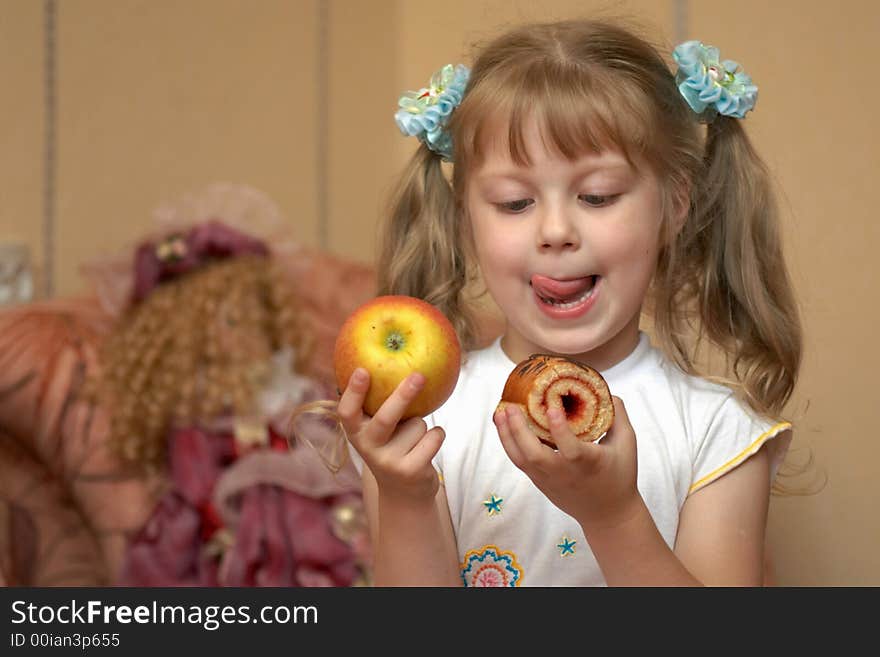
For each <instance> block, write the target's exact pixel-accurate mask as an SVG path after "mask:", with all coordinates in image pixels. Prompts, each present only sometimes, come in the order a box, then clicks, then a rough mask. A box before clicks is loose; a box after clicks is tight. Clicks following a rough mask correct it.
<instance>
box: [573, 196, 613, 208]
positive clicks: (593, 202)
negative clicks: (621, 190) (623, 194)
mask: <svg viewBox="0 0 880 657" xmlns="http://www.w3.org/2000/svg"><path fill="white" fill-rule="evenodd" d="M617 196H618V195H617V194H609V195H604V194H581V195H580V196H578V198H579V199H580V200H581V201H583V202H584V203H586V204H587V205H589V206H590V207H592V208H601V207H603V206H606V205H611V204H612V203H613V202H614V201H615V200H616V199H617Z"/></svg>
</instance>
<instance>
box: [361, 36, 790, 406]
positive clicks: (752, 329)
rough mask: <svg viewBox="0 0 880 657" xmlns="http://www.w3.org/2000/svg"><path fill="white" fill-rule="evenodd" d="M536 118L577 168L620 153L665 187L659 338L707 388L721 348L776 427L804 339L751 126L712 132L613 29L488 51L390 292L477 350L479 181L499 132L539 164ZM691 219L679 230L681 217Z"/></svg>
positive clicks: (747, 393) (433, 170)
mask: <svg viewBox="0 0 880 657" xmlns="http://www.w3.org/2000/svg"><path fill="white" fill-rule="evenodd" d="M531 119H536V120H537V121H538V124H539V125H540V127H541V130H542V135H543V137H544V139H545V142H546V143H547V144H548V146H550V147H553V148H555V149H556V150H557V151H558V152H559V153H560V154H561V155H563V156H565V157H567V158H569V159H575V158H577V157H579V156H581V155H583V154H584V153H586V152H598V151H601V150H603V149H609V148H611V149H619V150H620V151H621V152H622V153H623V154H624V155H625V156H626V157H627V159H628V160H629V161H630V163H632V164H634V165H635V163H637V162H638V163H641V162H644V163H646V164H647V166H648V167H649V168H650V169H651V171H652V172H653V173H654V175H656V176H657V178H658V180H659V181H660V184H661V189H662V211H663V215H664V216H663V221H664V229H663V230H664V233H663V238H664V240H663V244H664V246H663V248H662V250H661V253H660V255H659V258H658V263H657V269H656V272H655V276H654V280H653V285H652V289H651V290H650V293H649V298H648V299H647V300H646V301H647V303H646V312H649V314H650V315H651V316H652V319H653V322H654V331H653V332H654V336H655V339H656V340H657V342H658V344H659V346H660V347H661V348H662V349H663V351H664V352H665V353H666V354H667V355H668V356H669V357H670V358H671V359H672V360H673V361H674V362H675V363H676V364H677V365H678V366H679V367H680V368H681V369H682V370H683V371H685V372H687V373H689V374H695V375H699V374H701V372H700V371H699V368H698V366H697V364H696V363H697V358H696V354H697V350H698V348H699V346H700V344H701V342H702V341H703V340H704V339H706V340H708V341H709V342H710V343H712V344H714V345H716V346H717V347H719V348H720V349H721V350H723V352H724V353H725V354H726V355H727V356H728V358H729V361H730V371H731V374H732V378H727V379H725V380H724V382H725V383H726V384H727V385H729V386H730V387H731V388H732V389H733V390H734V391H735V392H736V394H737V395H739V396H740V397H741V398H742V399H743V400H744V401H745V402H746V403H747V404H748V405H749V406H750V407H751V408H752V409H754V410H755V411H756V412H758V413H760V414H762V415H765V416H768V417H769V416H775V417H779V415H780V414H781V412H782V409H783V407H784V405H785V403H786V402H787V400H788V399H789V397H790V395H791V393H792V391H793V388H794V385H795V381H796V379H797V372H798V369H799V365H800V359H801V349H802V338H801V327H800V321H799V318H798V311H797V306H796V303H795V299H794V295H793V292H792V288H791V284H790V281H789V277H788V274H787V272H786V268H785V261H784V258H783V254H782V248H781V242H780V237H779V227H778V216H777V210H776V205H775V199H774V193H773V190H772V188H771V184H770V182H769V180H770V177H769V175H768V172H767V170H766V167H765V166H764V164H763V163H762V161H761V159H760V158H759V157H758V155H757V154H756V153H755V151H754V149H753V148H752V146H751V144H750V142H749V139H748V137H747V135H746V133H745V131H744V129H743V127H742V125H741V122H740V121H739V120H736V119H731V118H728V117H724V116H719V117H718V118H717V119H716V120H715V121H714V122H713V123H712V124H711V125H709V127H708V129H707V132H706V134H705V135H704V134H703V133H702V130H701V125H700V124H699V123H698V121H697V118H696V116H695V115H694V114H693V112H692V111H691V110H690V108H689V107H688V105H687V103H686V102H685V101H684V99H683V98H682V97H681V95H680V93H679V91H678V89H677V87H676V84H675V81H674V77H673V75H672V73H671V71H670V69H669V67H668V66H667V64H666V63H665V62H664V60H663V58H661V56H660V55H659V54H658V52H657V49H656V48H655V47H653V46H652V45H651V44H650V43H649V42H647V41H646V40H645V39H643V38H641V37H639V36H637V35H636V34H635V33H634V32H633V31H631V30H628V29H625V28H623V27H621V26H618V25H615V24H613V23H610V22H606V21H589V20H572V21H564V22H557V23H546V24H537V25H526V26H522V27H520V28H517V29H514V30H512V31H510V32H508V33H506V34H504V35H502V36H500V37H498V38H496V39H495V40H494V41H492V42H490V43H489V44H488V45H487V46H486V47H485V48H483V50H482V52H481V53H480V54H479V56H478V57H477V58H476V61H475V62H474V65H473V68H472V70H471V77H470V80H469V83H468V86H467V89H466V91H465V94H464V98H463V100H462V103H461V105H460V106H459V107H458V108H457V109H456V110H455V111H454V113H453V114H452V117H451V120H450V124H449V130H450V132H451V135H452V140H453V148H454V153H453V158H454V162H455V164H454V167H453V172H452V176H451V182H450V181H448V180H447V178H446V177H445V176H444V175H443V171H442V169H441V166H440V158H439V156H436V155H434V154H433V153H431V152H430V151H428V150H427V148H426V147H424V146H420V148H419V150H418V151H417V152H416V154H415V156H414V157H413V159H412V161H411V162H410V164H409V166H408V167H407V172H406V174H405V176H404V178H403V180H402V181H401V182H400V185H399V187H398V189H397V192H396V195H395V198H394V200H393V203H392V210H391V213H390V226H389V229H388V230H387V231H385V236H386V237H385V240H384V243H383V244H382V245H381V249H380V255H379V260H378V266H379V280H378V282H379V288H380V293H382V294H410V295H413V296H418V297H421V298H423V299H426V300H428V301H430V302H431V303H434V304H435V305H437V306H438V307H439V308H440V309H441V310H442V311H443V312H444V313H446V315H447V316H448V317H449V318H450V320H451V321H452V322H453V324H454V325H455V326H456V328H458V329H459V331H461V339H462V343H463V345H464V346H465V348H468V347H469V346H470V344H471V343H470V340H471V338H472V337H473V336H474V335H475V331H474V327H473V324H472V322H473V319H472V316H471V315H470V314H469V312H468V309H467V303H466V300H465V296H464V290H465V288H466V286H467V284H468V283H469V282H470V281H471V280H472V278H473V276H474V274H473V270H472V268H471V267H472V265H470V264H469V263H473V245H472V242H471V240H472V236H471V232H470V226H469V222H468V220H467V214H466V208H465V204H464V201H463V199H464V198H465V191H466V182H467V175H468V171H469V170H471V169H472V167H474V166H475V165H476V164H478V163H479V161H480V146H481V144H482V143H483V139H484V135H485V134H486V131H487V129H488V128H487V126H489V125H490V124H492V125H498V124H499V123H498V121H499V120H500V121H501V122H502V123H501V125H503V124H504V123H503V122H506V124H507V126H508V139H507V145H508V148H509V150H510V154H511V157H512V158H513V160H514V161H515V162H517V163H520V164H523V163H527V162H528V153H527V152H526V148H525V146H524V144H525V140H524V136H523V133H524V127H525V125H526V123H527V121H528V120H531ZM685 213H686V220H685V222H684V225H683V226H682V227H680V226H679V222H677V221H676V219H675V218H676V217H677V216H681V215H683V214H685ZM679 227H680V230H679Z"/></svg>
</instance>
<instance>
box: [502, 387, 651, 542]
mask: <svg viewBox="0 0 880 657" xmlns="http://www.w3.org/2000/svg"><path fill="white" fill-rule="evenodd" d="M612 400H613V402H614V424H613V425H612V427H611V429H610V430H609V431H608V434H607V435H606V436H605V437H604V438H603V439H602V440H601V442H599V443H586V442H583V441H581V440H579V439H578V438H577V437H575V435H574V433H573V432H572V431H571V429H570V428H569V426H568V424H567V423H566V422H565V418H564V416H563V414H562V413H561V412H559V411H557V410H555V409H554V410H552V411H550V413H548V416H549V420H550V434H551V435H552V436H553V440H554V442H555V443H556V446H557V447H558V448H559V449H558V451H557V450H554V449H553V448H551V447H548V446H547V445H545V444H543V443H542V442H541V441H540V440H538V438H537V436H535V434H534V433H533V432H532V431H531V430H529V428H528V425H527V424H526V419H525V417H524V416H523V414H522V411H521V410H520V409H518V408H515V407H509V408H508V409H507V412H506V413H503V412H496V413H495V416H494V418H493V419H494V421H495V426H496V427H497V429H498V436H499V437H500V438H501V444H502V446H503V447H504V451H506V452H507V455H508V456H509V457H510V460H511V461H513V463H514V465H516V466H517V467H518V468H519V469H520V470H522V471H523V472H525V473H526V474H527V475H528V477H529V478H530V479H531V480H532V481H533V482H534V483H535V485H536V486H537V487H538V488H539V489H540V490H541V491H542V492H543V493H544V494H545V495H546V496H547V498H548V499H549V500H550V501H551V502H553V504H555V505H556V506H557V507H559V508H560V509H562V510H563V511H564V512H566V513H567V514H569V515H570V516H572V517H573V518H574V519H576V520H577V521H578V522H579V523H580V524H581V526H582V527H583V529H584V533H585V534H587V536H588V537H589V530H590V528H591V527H595V528H602V529H608V528H611V527H614V526H617V525H619V524H620V523H623V522H626V521H627V520H628V519H629V518H630V517H631V516H632V515H633V514H634V513H635V512H636V511H637V510H638V509H639V506H640V504H641V499H640V496H639V492H638V488H637V486H636V475H637V460H636V437H635V433H634V432H633V429H632V426H631V425H630V423H629V418H628V417H627V414H626V409H625V408H624V406H623V402H622V401H621V400H620V399H619V398H618V397H613V398H612Z"/></svg>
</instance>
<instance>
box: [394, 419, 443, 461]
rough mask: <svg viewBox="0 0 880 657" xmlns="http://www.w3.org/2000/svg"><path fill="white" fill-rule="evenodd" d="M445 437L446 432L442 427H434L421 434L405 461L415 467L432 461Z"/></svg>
mask: <svg viewBox="0 0 880 657" xmlns="http://www.w3.org/2000/svg"><path fill="white" fill-rule="evenodd" d="M445 439H446V432H445V431H444V430H443V428H442V427H434V428H433V429H431V430H429V431H428V432H427V433H424V434H420V435H419V436H418V438H417V440H416V443H415V445H414V446H413V448H412V449H410V450H409V452H408V453H407V455H406V456H405V457H404V462H405V463H406V464H408V465H411V466H415V467H419V466H421V465H423V464H427V463H430V462H431V460H432V459H433V458H434V457H435V456H437V452H439V451H440V446H441V445H442V444H443V441H444V440H445Z"/></svg>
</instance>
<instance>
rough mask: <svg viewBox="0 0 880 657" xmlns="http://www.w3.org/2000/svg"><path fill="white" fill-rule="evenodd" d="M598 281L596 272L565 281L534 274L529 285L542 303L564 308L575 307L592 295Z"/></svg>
mask: <svg viewBox="0 0 880 657" xmlns="http://www.w3.org/2000/svg"><path fill="white" fill-rule="evenodd" d="M598 282H599V276H598V275H596V274H593V275H592V276H585V277H583V278H578V279H573V280H566V281H562V280H556V279H552V278H548V277H546V276H541V275H539V274H535V275H534V276H532V280H531V285H532V288H533V289H534V291H535V294H536V295H537V297H538V298H539V299H540V300H541V301H542V302H543V303H545V304H547V305H549V306H553V307H554V308H559V309H560V310H566V309H568V308H577V307H578V306H579V305H581V304H583V303H584V302H585V301H587V300H588V299H589V298H590V297H592V296H593V292H594V291H595V289H596V284H597V283H598Z"/></svg>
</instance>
